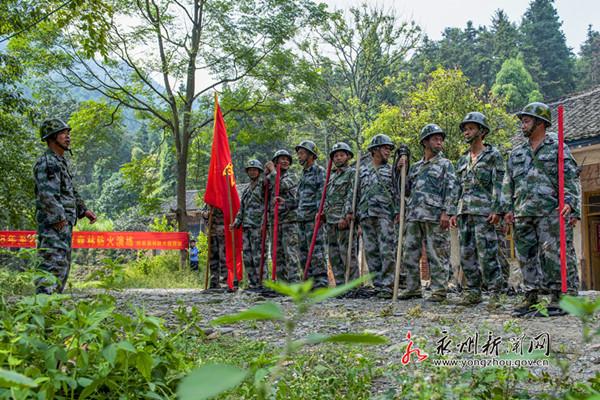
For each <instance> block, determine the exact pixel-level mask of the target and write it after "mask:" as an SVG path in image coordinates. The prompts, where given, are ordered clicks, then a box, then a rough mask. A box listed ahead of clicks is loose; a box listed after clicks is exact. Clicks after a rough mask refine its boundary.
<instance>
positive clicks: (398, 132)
mask: <svg viewBox="0 0 600 400" xmlns="http://www.w3.org/2000/svg"><path fill="white" fill-rule="evenodd" d="M433 104H435V107H432V105H433ZM470 111H480V112H483V113H484V114H485V115H486V116H487V118H488V121H490V124H491V128H492V132H491V133H490V134H489V135H488V136H487V137H486V141H488V142H489V143H492V144H495V145H497V146H499V147H500V148H501V149H502V148H506V147H508V146H509V138H510V137H511V136H512V135H513V130H514V129H515V127H516V125H515V119H514V117H513V116H511V115H509V114H507V113H506V111H504V107H503V104H502V102H501V101H499V100H497V99H495V98H493V97H492V98H487V99H486V98H485V93H484V92H483V91H482V89H481V88H480V89H477V88H473V87H471V86H470V85H469V83H468V80H467V78H466V77H465V76H464V75H463V73H462V72H461V71H460V70H446V69H443V68H439V69H437V70H436V71H434V72H432V73H431V74H430V75H429V78H428V79H427V81H425V82H423V83H419V84H417V86H416V87H415V88H414V89H413V90H412V91H410V92H409V93H408V94H407V96H406V97H405V99H404V100H403V101H402V102H401V103H400V104H399V105H398V106H383V107H382V108H381V111H380V113H379V115H378V116H377V119H376V120H375V121H374V122H373V123H372V124H371V125H370V126H369V127H368V129H367V130H366V137H367V139H368V138H370V137H372V136H374V135H376V134H378V133H385V134H387V135H389V136H390V137H392V139H393V140H394V141H395V142H396V143H404V144H407V145H409V147H410V148H411V152H412V155H413V159H419V158H420V157H421V155H422V149H421V145H420V144H419V133H420V131H421V129H422V128H423V126H425V125H426V124H428V123H436V124H438V125H440V126H441V128H442V129H443V130H444V131H445V132H446V140H445V143H444V153H445V154H446V156H447V157H448V158H450V159H451V160H456V159H458V157H459V156H460V155H461V154H462V153H463V152H464V151H465V150H466V149H467V144H466V143H465V142H464V141H463V139H462V134H461V133H460V130H459V123H460V122H461V121H462V119H463V118H464V116H465V115H466V114H467V113H468V112H470ZM367 142H368V140H367Z"/></svg>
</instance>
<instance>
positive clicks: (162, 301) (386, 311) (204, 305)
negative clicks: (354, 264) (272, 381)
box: [111, 289, 600, 390]
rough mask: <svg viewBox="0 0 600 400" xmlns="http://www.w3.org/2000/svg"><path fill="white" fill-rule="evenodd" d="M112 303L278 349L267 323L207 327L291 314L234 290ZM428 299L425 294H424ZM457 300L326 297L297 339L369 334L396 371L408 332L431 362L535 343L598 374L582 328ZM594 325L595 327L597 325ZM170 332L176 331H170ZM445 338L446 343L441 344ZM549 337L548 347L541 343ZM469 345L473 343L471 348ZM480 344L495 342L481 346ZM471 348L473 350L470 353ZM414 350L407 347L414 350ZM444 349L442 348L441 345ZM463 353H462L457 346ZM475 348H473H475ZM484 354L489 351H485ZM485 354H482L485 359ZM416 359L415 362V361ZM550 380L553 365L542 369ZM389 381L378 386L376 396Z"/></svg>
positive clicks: (509, 301) (582, 371)
mask: <svg viewBox="0 0 600 400" xmlns="http://www.w3.org/2000/svg"><path fill="white" fill-rule="evenodd" d="M111 294H113V295H114V296H115V297H117V299H118V304H119V307H123V308H126V307H128V306H129V305H133V306H136V307H143V308H144V309H145V310H146V312H148V313H149V314H151V315H154V316H158V317H161V318H163V319H165V320H166V321H167V324H173V323H174V315H173V311H174V310H175V309H176V308H177V307H178V303H181V304H184V305H185V306H186V307H192V306H196V307H197V308H198V309H199V311H200V315H202V317H203V322H202V325H203V326H204V327H205V328H206V330H207V333H208V334H209V335H210V336H211V337H218V336H221V335H233V336H234V337H235V336H243V337H246V338H248V339H253V340H261V341H268V342H269V343H273V344H274V345H278V344H281V343H282V337H283V335H282V332H281V328H280V327H278V326H277V325H275V324H273V323H271V322H257V323H242V324H236V325H231V326H220V327H216V328H215V327H213V326H211V325H210V323H209V322H210V321H211V320H213V319H214V318H217V317H220V316H223V315H226V314H232V313H236V312H239V311H242V310H245V309H248V308H250V307H252V306H254V305H257V304H260V303H262V302H264V301H273V302H276V303H279V304H281V305H282V306H283V308H284V309H285V310H286V311H290V312H291V310H293V304H292V303H291V301H290V300H289V299H287V298H283V297H276V298H264V297H262V296H261V295H258V294H256V293H250V292H247V291H246V292H244V291H240V292H237V293H234V294H230V293H214V292H213V293H208V292H203V291H201V290H194V289H129V290H125V291H121V292H114V293H111ZM581 295H582V296H590V297H594V298H595V297H597V296H600V292H582V293H581ZM426 296H427V293H426ZM457 299H458V295H457V294H450V295H449V299H448V301H447V302H446V303H442V304H439V303H430V302H428V301H426V300H424V299H414V300H409V301H399V302H397V303H396V304H395V305H392V303H391V300H381V299H375V298H371V299H331V300H327V301H325V302H324V303H321V304H318V305H316V306H314V307H313V308H312V309H311V310H310V312H309V313H308V314H307V315H305V316H304V318H303V319H302V320H301V322H300V323H299V324H298V328H297V336H298V337H302V336H304V335H306V334H310V333H345V332H372V333H378V334H381V335H384V336H386V337H388V338H389V343H388V344H386V345H384V346H381V347H378V348H377V349H375V350H374V353H375V354H376V355H377V358H378V364H379V365H382V366H386V365H395V366H400V365H401V359H402V356H403V354H404V349H405V347H406V344H407V343H408V340H407V333H408V332H409V331H410V333H411V335H412V336H411V339H412V340H413V341H414V347H418V348H419V349H420V350H421V351H422V352H425V353H427V354H428V355H429V361H432V360H435V359H440V358H441V355H440V351H441V350H440V349H441V347H440V346H441V345H442V344H443V343H446V342H447V340H446V339H449V340H451V342H450V345H448V346H446V351H442V353H443V354H444V355H445V356H447V357H449V358H454V359H468V358H469V357H471V356H472V355H473V354H474V353H478V356H479V357H480V358H486V359H499V358H502V355H503V354H504V355H505V356H506V355H508V354H511V353H512V354H514V355H513V357H517V358H519V356H518V354H519V352H521V353H522V354H523V356H524V358H526V355H527V354H528V352H529V350H530V346H533V347H532V348H535V346H536V345H538V348H539V349H540V350H546V349H547V348H548V346H547V344H548V343H549V347H550V349H551V351H552V352H555V353H557V354H559V355H560V356H561V357H563V358H567V359H568V360H570V361H571V365H572V366H571V370H570V375H571V377H572V378H573V379H576V380H587V379H588V378H590V377H592V376H594V375H595V374H596V373H597V372H598V371H600V341H599V340H597V338H596V339H595V340H594V341H592V342H591V343H585V344H584V341H583V334H582V324H581V322H580V321H579V320H578V319H577V318H575V317H571V316H561V317H532V318H514V317H512V316H511V310H512V308H513V307H514V305H515V304H516V303H517V302H518V301H519V300H520V297H519V296H503V297H502V299H501V301H500V305H499V307H498V308H495V309H492V308H490V307H489V304H488V301H487V299H486V300H485V301H484V302H483V303H481V304H479V305H477V306H472V307H463V306H458V305H455V304H453V302H455V301H457ZM595 324H596V326H597V324H598V321H597V320H596V321H595ZM175 329H176V328H175ZM444 337H446V339H444ZM545 338H548V339H549V342H545V341H544V339H545ZM475 341H477V342H476V343H475ZM486 342H487V343H488V345H489V344H490V343H496V344H497V346H496V348H497V349H498V353H499V354H498V355H496V354H495V352H494V346H489V347H487V348H486V347H485V344H486ZM475 346H476V347H475ZM414 347H413V348H414ZM442 347H443V346H442ZM461 347H462V348H461ZM475 348H476V350H474V349H475ZM486 349H487V353H486ZM484 353H485V354H484ZM414 359H415V357H413V362H414ZM531 368H532V369H535V368H543V369H545V370H546V371H547V372H549V373H550V374H551V375H552V374H553V373H558V371H557V367H556V366H554V365H547V366H541V367H531ZM388 384H390V383H389V382H387V383H386V382H381V384H380V385H379V386H381V387H380V390H383V389H385V386H386V385H388Z"/></svg>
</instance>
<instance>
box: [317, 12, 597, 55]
mask: <svg viewBox="0 0 600 400" xmlns="http://www.w3.org/2000/svg"><path fill="white" fill-rule="evenodd" d="M321 1H323V2H325V3H327V4H329V5H330V6H331V7H333V8H335V9H347V8H350V7H352V6H358V5H360V4H362V3H363V2H364V1H365V0H321ZM529 3H530V0H503V1H498V0H493V1H492V0H462V1H458V0H377V1H375V2H372V1H368V4H375V5H379V6H383V7H384V8H392V9H393V10H395V12H396V14H397V15H399V16H401V17H402V19H413V20H414V21H415V22H416V23H417V24H418V25H419V26H421V28H422V29H423V31H424V32H425V33H426V34H427V36H428V37H429V38H430V39H434V40H437V39H440V38H441V36H442V31H443V30H444V28H446V27H460V28H464V27H465V26H466V24H467V21H469V20H471V21H473V24H474V25H475V26H476V27H477V26H480V25H488V26H489V25H490V24H491V19H492V16H493V15H494V12H495V11H496V10H497V9H499V8H501V9H503V10H504V11H505V12H506V14H507V15H508V17H509V18H510V19H511V21H513V22H517V23H520V21H521V18H522V16H523V14H524V13H525V10H527V8H528V6H529ZM554 6H555V7H556V9H557V10H558V16H559V18H560V19H561V21H562V22H563V25H562V29H563V32H564V34H565V36H566V38H567V45H568V46H569V47H571V48H572V49H573V51H574V53H576V54H577V53H579V47H580V46H581V44H582V43H583V42H584V41H585V38H586V33H587V27H588V25H590V24H591V25H593V28H594V30H600V0H555V1H554Z"/></svg>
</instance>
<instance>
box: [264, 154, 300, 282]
mask: <svg viewBox="0 0 600 400" xmlns="http://www.w3.org/2000/svg"><path fill="white" fill-rule="evenodd" d="M291 163H292V155H291V154H290V153H289V152H288V151H287V150H278V151H276V152H275V155H274V156H273V161H269V162H268V163H266V164H265V169H266V173H267V174H268V175H267V177H268V179H269V188H270V201H269V222H270V224H271V232H273V222H274V221H273V211H274V209H275V181H276V179H277V169H276V168H275V166H276V164H279V165H281V178H280V181H279V224H278V228H277V278H278V279H282V280H283V281H285V282H296V281H298V278H299V276H300V275H299V274H300V256H299V254H298V225H297V223H296V209H297V208H298V199H297V186H298V185H297V179H296V176H295V175H294V174H293V173H291V172H290V171H289V167H290V165H291ZM271 243H273V242H271ZM273 245H274V244H272V246H273Z"/></svg>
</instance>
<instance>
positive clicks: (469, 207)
mask: <svg viewBox="0 0 600 400" xmlns="http://www.w3.org/2000/svg"><path fill="white" fill-rule="evenodd" d="M460 130H461V131H462V132H463V136H464V138H465V141H466V142H467V143H469V146H470V147H469V150H468V151H467V152H466V153H465V154H463V155H462V156H461V157H460V158H459V160H458V162H457V163H456V175H457V180H458V182H457V183H458V185H457V198H456V201H457V204H458V205H457V213H458V216H453V217H452V218H450V226H451V227H456V226H457V225H458V227H459V236H460V260H461V266H462V269H463V271H464V273H465V278H466V280H467V290H466V291H465V293H464V294H463V297H462V299H461V302H460V303H461V304H462V305H470V304H477V303H480V302H481V288H482V286H486V287H487V289H488V290H490V291H491V292H493V293H494V295H493V297H492V298H495V297H496V296H497V294H498V293H499V292H500V291H501V290H502V288H503V286H504V282H503V281H504V278H503V275H502V268H501V265H500V263H499V260H498V258H499V256H500V250H499V248H498V235H497V231H496V229H495V227H494V225H496V224H498V222H499V221H500V216H499V214H500V213H501V210H500V197H501V194H502V180H503V178H504V160H503V159H502V155H501V154H500V152H499V151H498V150H497V149H496V148H495V147H493V146H490V145H488V144H484V143H483V140H484V138H485V136H486V135H487V134H489V133H490V127H489V125H488V123H487V119H486V117H485V115H483V114H482V113H480V112H470V113H468V114H467V115H466V116H465V118H464V119H463V121H462V122H461V123H460ZM482 272H483V280H482Z"/></svg>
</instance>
